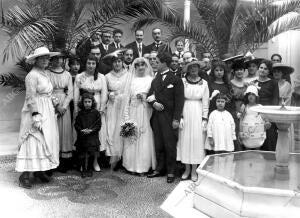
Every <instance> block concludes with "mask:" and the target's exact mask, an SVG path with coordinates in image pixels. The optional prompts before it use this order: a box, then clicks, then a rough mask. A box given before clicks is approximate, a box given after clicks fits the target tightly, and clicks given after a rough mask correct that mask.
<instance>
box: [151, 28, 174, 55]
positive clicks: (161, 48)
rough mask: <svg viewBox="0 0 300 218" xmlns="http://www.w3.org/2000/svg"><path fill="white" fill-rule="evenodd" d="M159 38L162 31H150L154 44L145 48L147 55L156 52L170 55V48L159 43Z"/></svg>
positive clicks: (157, 29) (156, 29)
mask: <svg viewBox="0 0 300 218" xmlns="http://www.w3.org/2000/svg"><path fill="white" fill-rule="evenodd" d="M161 36H162V30H161V29H160V28H154V29H153V30H152V37H153V39H154V42H153V43H152V44H150V45H148V46H147V48H146V51H147V53H151V52H152V51H157V53H169V54H170V55H171V54H172V52H171V48H170V46H169V45H168V44H166V43H163V42H162V41H161Z"/></svg>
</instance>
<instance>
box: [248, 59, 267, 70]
mask: <svg viewBox="0 0 300 218" xmlns="http://www.w3.org/2000/svg"><path fill="white" fill-rule="evenodd" d="M262 60H264V59H263V58H254V59H251V60H248V61H245V67H246V68H248V67H249V65H250V64H252V63H253V64H256V65H257V66H258V65H259V64H260V63H261V61H262Z"/></svg>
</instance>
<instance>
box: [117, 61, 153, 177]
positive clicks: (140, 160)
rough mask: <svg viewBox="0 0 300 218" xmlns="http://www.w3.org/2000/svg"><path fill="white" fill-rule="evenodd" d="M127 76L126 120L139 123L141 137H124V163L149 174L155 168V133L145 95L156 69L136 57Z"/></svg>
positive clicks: (128, 168) (127, 167) (139, 171)
mask: <svg viewBox="0 0 300 218" xmlns="http://www.w3.org/2000/svg"><path fill="white" fill-rule="evenodd" d="M132 65H133V68H132V71H131V72H130V75H129V77H128V80H127V83H126V86H125V88H126V89H125V91H126V95H125V96H126V101H125V103H124V104H125V106H124V117H125V121H126V120H130V121H133V122H135V123H136V124H137V128H138V137H137V139H135V140H130V139H127V138H125V139H124V150H123V166H124V167H125V168H126V170H128V171H130V172H134V173H146V172H148V171H149V170H150V168H152V169H155V167H156V157H155V150H154V138H153V132H152V129H151V126H150V118H151V115H152V109H151V107H150V105H149V104H148V103H147V101H146V95H147V93H148V91H149V89H150V86H151V82H152V79H153V70H152V68H151V66H150V64H149V62H148V60H146V59H145V58H142V57H141V58H137V59H135V60H134V62H133V64H132Z"/></svg>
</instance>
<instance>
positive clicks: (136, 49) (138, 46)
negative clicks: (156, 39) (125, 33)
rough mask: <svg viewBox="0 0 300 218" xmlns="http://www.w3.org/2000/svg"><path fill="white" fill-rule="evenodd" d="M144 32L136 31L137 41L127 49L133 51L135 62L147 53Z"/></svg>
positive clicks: (127, 46)
mask: <svg viewBox="0 0 300 218" xmlns="http://www.w3.org/2000/svg"><path fill="white" fill-rule="evenodd" d="M143 39H144V30H141V29H140V30H136V31H135V41H134V42H131V43H129V44H128V45H126V48H131V49H132V50H133V60H134V59H136V58H138V57H143V55H144V54H145V53H146V46H145V45H144V43H143Z"/></svg>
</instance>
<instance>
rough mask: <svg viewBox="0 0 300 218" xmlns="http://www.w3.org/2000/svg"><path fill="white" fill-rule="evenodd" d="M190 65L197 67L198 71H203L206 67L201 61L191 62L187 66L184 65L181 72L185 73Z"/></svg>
mask: <svg viewBox="0 0 300 218" xmlns="http://www.w3.org/2000/svg"><path fill="white" fill-rule="evenodd" d="M192 65H197V66H198V67H199V69H204V68H205V67H206V64H205V63H204V62H203V61H192V62H190V63H188V64H187V65H185V67H184V69H183V72H184V73H187V71H188V69H189V67H190V66H192Z"/></svg>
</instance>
